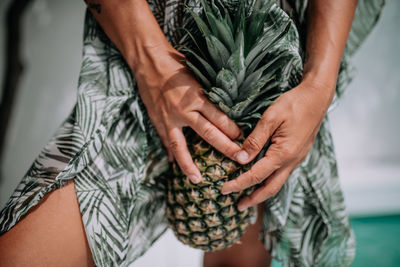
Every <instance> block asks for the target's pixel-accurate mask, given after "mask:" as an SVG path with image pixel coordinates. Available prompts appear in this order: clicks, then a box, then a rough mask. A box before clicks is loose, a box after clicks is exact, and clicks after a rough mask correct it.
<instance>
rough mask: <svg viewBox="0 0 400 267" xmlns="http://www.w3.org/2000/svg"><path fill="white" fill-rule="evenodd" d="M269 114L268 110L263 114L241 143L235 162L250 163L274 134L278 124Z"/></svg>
mask: <svg viewBox="0 0 400 267" xmlns="http://www.w3.org/2000/svg"><path fill="white" fill-rule="evenodd" d="M270 114H272V113H268V110H267V111H266V112H265V113H264V114H263V116H262V117H261V118H260V120H259V121H258V123H257V125H256V127H255V128H254V130H253V132H252V133H251V134H250V135H249V136H248V137H247V138H246V140H245V141H244V142H243V145H242V148H241V150H239V151H238V152H236V153H235V155H234V159H235V160H236V161H237V162H239V163H241V164H246V163H248V162H250V161H252V160H253V159H254V158H255V157H256V156H257V154H258V153H260V151H261V149H262V148H263V147H264V145H265V143H266V142H267V141H268V139H269V138H270V137H271V135H272V134H273V133H274V131H275V130H276V128H277V127H278V123H277V120H276V119H273V117H272V116H271V115H270Z"/></svg>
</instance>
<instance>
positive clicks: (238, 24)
mask: <svg viewBox="0 0 400 267" xmlns="http://www.w3.org/2000/svg"><path fill="white" fill-rule="evenodd" d="M201 6H202V12H200V13H195V12H194V11H193V10H191V9H190V8H188V12H190V13H191V15H192V17H193V23H195V25H196V26H197V27H191V28H190V29H191V30H187V34H186V36H187V38H189V39H190V40H191V42H189V44H191V45H187V46H185V47H184V48H182V49H181V51H182V52H183V53H184V54H185V56H186V63H187V66H188V68H189V69H190V70H191V71H192V73H193V75H194V76H195V77H196V78H197V80H198V81H199V82H200V83H201V85H202V87H203V91H204V93H205V94H206V95H207V97H208V99H209V100H210V101H211V102H213V103H214V104H215V105H216V106H218V107H219V108H220V109H221V110H222V111H223V112H225V113H226V114H227V115H228V116H229V117H230V118H231V119H233V120H234V121H235V122H236V123H237V124H238V125H239V126H240V127H241V128H242V130H243V132H244V133H245V136H247V135H248V134H249V132H250V131H251V129H253V128H254V126H255V125H256V123H257V121H258V120H259V118H260V117H261V115H262V113H263V112H264V111H265V110H266V108H267V107H268V106H269V105H271V104H272V103H273V102H274V100H275V99H276V98H277V97H278V96H279V95H281V94H282V93H283V92H285V91H287V90H289V89H290V88H293V87H294V86H295V85H297V84H298V83H299V81H300V79H301V73H302V60H301V57H300V55H299V53H298V50H299V49H298V35H297V31H296V30H295V27H294V24H293V22H292V21H291V20H290V18H289V17H288V16H287V15H286V13H284V11H283V10H281V9H280V8H279V7H277V6H276V5H275V3H274V1H273V0H256V1H255V2H254V3H253V4H251V6H249V5H248V4H247V1H239V2H238V4H237V7H236V8H235V9H234V10H233V11H232V10H228V9H227V8H226V7H225V6H224V5H223V3H222V2H219V1H213V0H211V1H209V2H206V1H205V0H201ZM196 28H197V30H196ZM184 130H186V131H185V137H186V140H187V143H188V148H189V150H190V153H191V156H192V159H193V161H194V162H195V164H196V165H197V167H198V168H199V170H200V172H201V174H202V176H203V181H202V182H200V183H199V184H193V183H191V182H190V180H189V179H188V178H187V177H186V176H185V175H184V174H183V173H182V171H181V170H180V169H179V167H178V166H177V164H173V165H172V167H171V168H170V170H169V173H168V176H169V177H168V179H167V181H168V182H167V184H168V186H167V217H168V223H169V226H170V227H171V229H172V230H173V231H174V233H175V235H176V236H177V237H178V239H179V240H180V241H182V242H183V243H184V244H187V245H190V246H192V247H195V248H199V249H202V250H204V251H216V250H221V249H224V248H227V247H230V246H231V245H232V244H234V243H235V242H237V241H238V240H239V239H240V237H241V236H242V234H243V233H244V232H245V230H246V228H247V226H248V225H249V223H250V219H251V217H252V216H253V215H254V212H255V211H254V208H249V209H247V210H245V211H242V212H240V211H239V210H238V209H237V208H236V207H237V204H238V202H239V200H240V198H242V197H243V196H244V195H248V194H250V193H251V192H252V190H253V188H250V189H247V190H245V191H243V192H239V193H231V194H228V195H222V193H221V188H222V186H223V184H224V182H226V181H227V180H231V179H234V178H236V177H238V176H239V175H240V174H242V173H243V172H245V171H247V170H248V169H249V168H250V167H251V165H252V164H253V163H254V162H255V161H256V160H254V161H253V162H251V163H249V164H247V165H240V164H238V163H236V162H234V161H232V160H230V159H229V158H227V157H225V156H224V155H222V154H221V153H219V152H218V151H217V150H216V149H214V148H213V147H211V146H210V145H209V144H207V143H206V142H205V141H204V140H202V139H201V138H200V137H199V136H198V135H197V134H196V133H195V132H194V131H192V130H190V129H184ZM242 141H243V140H242ZM266 149H267V146H265V147H264V149H263V151H262V152H261V154H260V155H261V156H262V155H263V154H264V153H265V150H266ZM260 155H259V156H260Z"/></svg>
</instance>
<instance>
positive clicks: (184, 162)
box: [134, 44, 241, 183]
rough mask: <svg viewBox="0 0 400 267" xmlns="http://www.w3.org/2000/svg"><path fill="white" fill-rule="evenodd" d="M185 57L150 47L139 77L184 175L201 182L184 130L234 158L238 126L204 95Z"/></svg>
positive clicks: (149, 107) (142, 59)
mask: <svg viewBox="0 0 400 267" xmlns="http://www.w3.org/2000/svg"><path fill="white" fill-rule="evenodd" d="M184 59H185V58H184V56H183V55H182V54H181V53H179V52H178V51H176V50H175V49H173V48H172V47H168V45H165V44H162V45H160V46H154V47H147V48H146V49H145V50H144V51H143V53H140V58H137V59H136V64H135V66H136V67H135V70H134V74H135V78H136V80H137V83H138V88H139V93H140V96H141V99H142V101H143V103H144V105H145V106H146V110H147V112H148V114H149V117H150V119H151V121H152V122H153V124H154V126H155V128H156V130H157V133H158V134H159V136H160V138H161V140H162V142H163V144H164V146H165V148H166V149H167V152H168V158H169V160H170V161H172V160H173V158H175V160H176V161H177V163H178V165H179V166H180V168H181V170H182V172H183V173H184V174H185V175H187V176H188V178H189V179H190V180H191V181H192V182H194V183H198V182H200V181H201V174H200V171H199V170H198V168H197V167H196V165H195V164H194V163H193V160H192V158H191V156H190V153H189V150H188V148H187V144H186V140H185V136H184V134H183V132H182V128H183V127H185V126H188V127H190V128H192V129H193V130H194V131H195V132H196V133H197V134H199V135H200V136H201V137H202V138H203V139H204V140H205V141H207V142H208V143H209V144H210V145H211V146H213V147H215V148H216V149H217V150H218V151H220V152H221V153H223V154H224V155H226V156H227V157H229V158H231V159H233V157H234V154H235V153H236V152H237V151H239V150H240V148H239V146H238V145H237V144H235V143H234V142H232V140H234V139H236V138H238V137H239V136H240V135H241V131H240V129H239V128H238V126H237V125H236V124H235V123H234V122H233V121H232V120H231V119H230V118H229V117H228V116H227V115H226V114H225V113H223V112H222V111H221V110H219V109H218V108H217V107H216V106H215V105H214V104H212V103H211V102H210V101H209V100H208V99H207V97H206V96H205V95H204V94H203V91H202V89H201V85H200V84H199V83H198V82H197V81H196V80H195V79H194V78H193V76H192V75H191V74H190V72H189V71H188V69H187V68H186V66H185V65H184Z"/></svg>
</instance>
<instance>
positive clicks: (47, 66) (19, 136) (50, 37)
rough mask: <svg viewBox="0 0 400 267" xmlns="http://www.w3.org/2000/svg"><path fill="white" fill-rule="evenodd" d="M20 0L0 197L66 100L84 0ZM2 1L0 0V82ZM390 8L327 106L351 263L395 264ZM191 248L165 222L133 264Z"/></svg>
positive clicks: (393, 21)
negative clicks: (350, 231)
mask: <svg viewBox="0 0 400 267" xmlns="http://www.w3.org/2000/svg"><path fill="white" fill-rule="evenodd" d="M30 2H31V4H30V5H29V6H27V8H26V10H25V13H24V15H23V20H22V24H21V38H22V39H21V56H22V59H23V64H24V72H23V75H22V76H21V79H20V83H19V85H18V91H17V94H16V96H15V102H14V105H13V109H12V115H11V118H10V122H9V126H8V127H7V132H6V142H5V145H4V148H3V157H2V160H1V162H0V164H1V165H0V169H1V172H2V175H1V176H2V179H1V181H0V206H3V205H4V204H5V202H6V201H7V200H8V198H9V196H10V195H11V193H12V192H13V190H14V188H15V187H16V186H17V184H18V183H19V181H20V179H21V178H22V177H23V175H24V174H25V172H26V171H27V170H28V168H29V167H30V165H31V163H32V162H33V160H34V158H35V157H36V156H37V154H38V153H39V151H40V150H41V149H42V147H43V146H44V145H45V144H46V143H47V141H48V140H49V138H50V137H51V136H52V135H53V133H54V132H55V130H56V129H57V127H58V126H59V125H60V124H61V122H62V121H63V120H64V119H65V118H66V117H67V116H68V114H69V112H70V110H71V109H72V107H73V105H74V103H75V100H76V95H75V93H76V87H77V80H78V75H79V70H80V60H81V48H82V33H83V19H84V12H85V4H84V2H83V1H61V0H52V1H50V0H32V1H30ZM9 3H10V0H2V1H0V18H1V20H0V36H1V37H0V59H1V62H2V64H1V65H0V81H2V82H3V79H4V62H5V58H6V55H5V20H4V18H5V12H6V9H7V7H8V4H9ZM399 12H400V1H398V0H387V3H386V6H385V8H384V10H383V13H382V16H381V18H380V21H379V22H378V25H377V26H376V27H375V28H374V30H373V32H372V33H371V34H370V35H369V37H368V39H367V40H366V41H365V43H364V44H363V45H362V47H361V48H360V49H359V51H358V52H357V54H356V55H355V57H354V60H353V63H354V65H355V66H356V68H357V75H356V78H355V79H354V80H353V82H352V83H351V85H350V86H349V88H348V90H347V92H346V93H345V95H344V97H343V99H342V100H341V102H340V104H339V105H338V106H337V107H336V108H335V109H334V110H332V111H331V112H330V117H331V128H332V133H333V137H334V140H335V147H336V153H337V159H338V166H339V173H340V179H341V183H342V187H343V190H344V192H345V198H346V202H347V207H348V210H349V212H350V215H351V223H352V226H353V228H354V230H355V233H356V237H357V242H358V246H357V256H356V260H355V261H354V263H353V265H352V266H400V245H399V244H400V140H399V139H400V53H399V52H398V49H399V48H400V31H399V27H400V16H399V15H398V14H399ZM2 84H3V83H2ZM2 89H3V88H2ZM2 93H3V91H1V92H0V96H1V97H2V95H1V94H2ZM201 257H202V255H201V253H200V252H199V251H197V250H194V249H191V248H188V247H184V246H183V245H181V244H180V243H178V241H176V240H175V237H174V236H173V234H172V233H171V232H169V231H168V232H167V233H166V234H165V235H164V236H163V237H162V238H161V239H160V240H159V241H158V242H157V243H156V244H155V245H154V246H153V247H152V248H151V249H150V250H149V251H148V252H147V253H146V254H145V255H144V256H143V257H142V258H140V259H139V260H138V261H136V262H135V263H134V264H133V266H134V267H141V266H155V265H157V266H159V267H164V266H176V267H183V266H195V267H197V266H201ZM274 266H278V264H277V263H274Z"/></svg>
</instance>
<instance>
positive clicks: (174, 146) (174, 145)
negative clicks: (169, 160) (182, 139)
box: [169, 140, 179, 153]
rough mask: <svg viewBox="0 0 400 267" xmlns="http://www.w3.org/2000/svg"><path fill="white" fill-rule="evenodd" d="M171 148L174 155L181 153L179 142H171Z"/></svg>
mask: <svg viewBox="0 0 400 267" xmlns="http://www.w3.org/2000/svg"><path fill="white" fill-rule="evenodd" d="M169 148H170V149H171V151H173V152H174V153H176V152H178V151H179V142H178V141H177V140H171V141H170V142H169Z"/></svg>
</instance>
